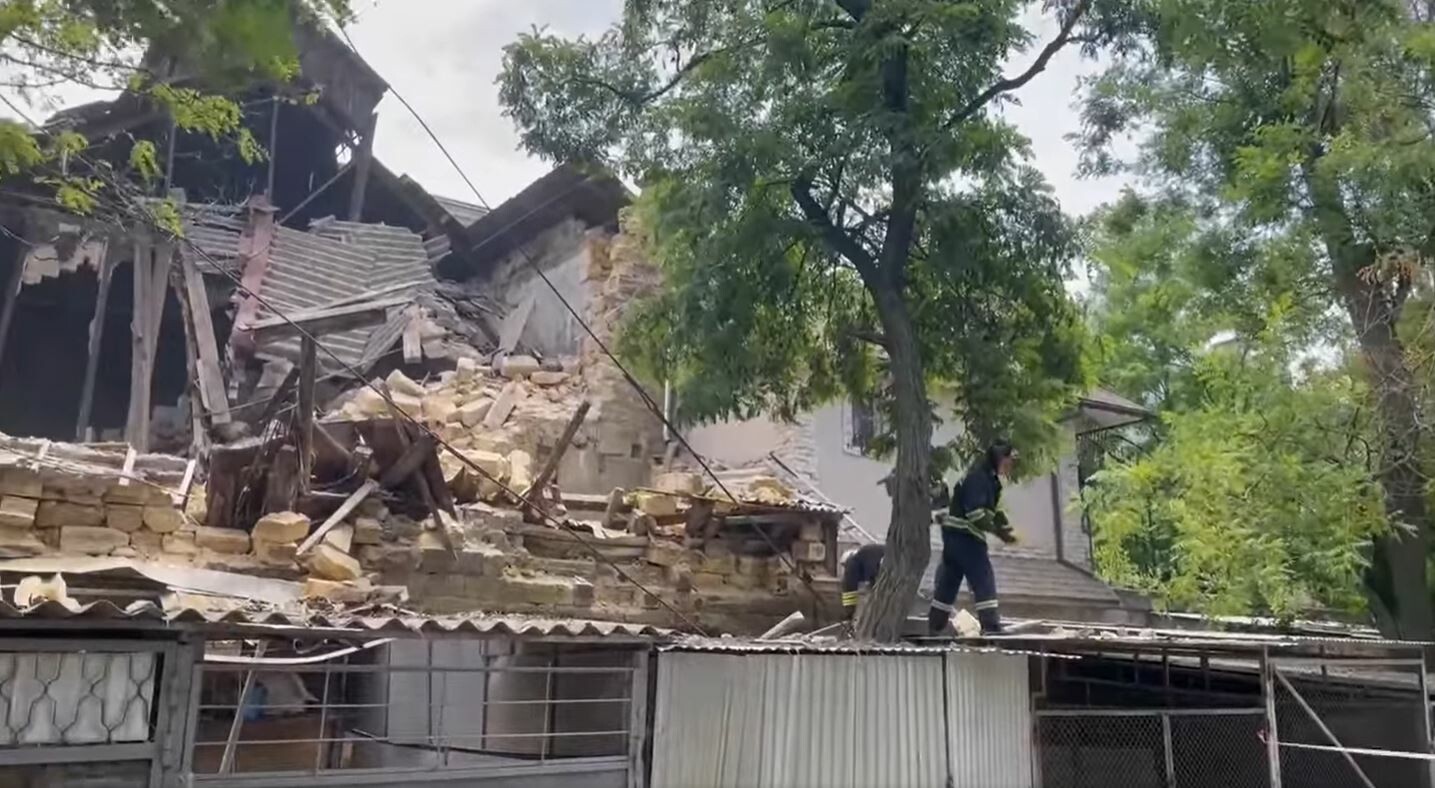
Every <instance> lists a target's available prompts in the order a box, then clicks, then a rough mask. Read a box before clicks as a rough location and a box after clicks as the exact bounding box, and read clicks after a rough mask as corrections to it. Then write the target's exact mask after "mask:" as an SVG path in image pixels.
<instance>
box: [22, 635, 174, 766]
mask: <svg viewBox="0 0 1435 788" xmlns="http://www.w3.org/2000/svg"><path fill="white" fill-rule="evenodd" d="M186 655H187V652H185V651H184V649H182V648H181V647H180V646H179V644H177V643H175V642H173V641H169V642H166V641H158V642H156V641H142V640H98V639H95V640H90V639H83V640H78V639H76V640H60V639H43V638H26V639H23V640H22V639H6V640H0V772H3V774H4V775H5V778H6V780H7V783H8V784H19V785H65V786H117V785H123V786H127V787H128V786H146V785H147V786H151V787H152V788H153V787H154V786H159V785H161V784H163V783H164V782H165V778H166V776H167V775H168V776H171V777H172V776H173V775H175V774H176V771H177V768H178V763H177V759H175V758H174V757H173V756H174V754H175V753H176V752H177V748H176V747H175V746H174V745H175V744H176V741H177V739H176V738H175V737H176V736H177V735H178V726H175V725H173V724H172V722H173V721H174V720H175V719H177V718H178V717H179V716H182V714H183V711H184V704H185V703H186V702H187V698H188V692H187V688H186V687H184V686H179V683H180V682H181V681H182V679H183V678H184V677H186V676H187V675H188V672H187V665H182V664H181V662H182V661H183V658H184V657H185V656H186Z"/></svg>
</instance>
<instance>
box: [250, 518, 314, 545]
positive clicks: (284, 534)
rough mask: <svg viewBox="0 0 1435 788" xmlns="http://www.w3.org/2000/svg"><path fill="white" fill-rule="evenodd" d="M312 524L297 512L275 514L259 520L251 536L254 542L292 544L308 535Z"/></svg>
mask: <svg viewBox="0 0 1435 788" xmlns="http://www.w3.org/2000/svg"><path fill="white" fill-rule="evenodd" d="M312 525H313V523H312V522H311V521H310V520H309V518H308V517H305V516H304V515H302V514H299V513H298V512H275V513H274V514H266V515H264V516H263V517H261V518H259V522H257V523H255V524H254V530H253V531H252V532H251V535H252V536H253V537H254V541H256V542H273V543H276V544H294V543H295V542H298V541H300V540H302V539H303V538H304V537H306V536H308V535H309V528H310V526H312Z"/></svg>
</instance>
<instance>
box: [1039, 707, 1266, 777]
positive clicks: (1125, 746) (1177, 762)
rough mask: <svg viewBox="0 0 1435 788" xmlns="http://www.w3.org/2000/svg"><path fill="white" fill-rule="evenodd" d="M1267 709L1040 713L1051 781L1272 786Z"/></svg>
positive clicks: (1045, 769) (1044, 772)
mask: <svg viewBox="0 0 1435 788" xmlns="http://www.w3.org/2000/svg"><path fill="white" fill-rule="evenodd" d="M1263 726H1264V716H1263V714H1262V712H1261V711H1259V710H1249V711H1248V710H1244V709H1236V710H1230V711H1209V710H1185V711H1182V710H1164V709H1152V710H1151V711H1149V712H1147V711H1115V712H1113V711H1106V712H1102V711H1090V712H1085V711H1083V712H1072V711H1058V712H1038V715H1037V746H1038V748H1039V751H1040V757H1041V785H1042V786H1044V788H1148V787H1149V788H1205V787H1206V786H1219V788H1269V785H1270V779H1269V778H1270V767H1269V765H1268V763H1267V761H1266V746H1265V743H1264V741H1263V740H1262V738H1261V731H1262V729H1263Z"/></svg>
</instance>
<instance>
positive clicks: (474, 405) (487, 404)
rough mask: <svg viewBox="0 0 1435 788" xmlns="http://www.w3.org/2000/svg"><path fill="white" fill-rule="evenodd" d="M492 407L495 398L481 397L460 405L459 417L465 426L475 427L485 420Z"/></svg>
mask: <svg viewBox="0 0 1435 788" xmlns="http://www.w3.org/2000/svg"><path fill="white" fill-rule="evenodd" d="M492 407H493V400H491V399H489V398H488V397H479V398H477V399H474V400H470V401H468V402H466V403H464V404H463V405H462V406H460V407H459V409H458V413H457V417H458V420H459V422H460V423H462V424H463V426H465V427H474V426H477V425H478V424H479V423H480V422H482V421H483V419H484V417H486V416H487V415H488V411H489V410H490V409H491V408H492Z"/></svg>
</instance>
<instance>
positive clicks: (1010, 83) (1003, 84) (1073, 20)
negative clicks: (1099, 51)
mask: <svg viewBox="0 0 1435 788" xmlns="http://www.w3.org/2000/svg"><path fill="white" fill-rule="evenodd" d="M1091 2H1092V0H1080V2H1078V3H1077V4H1076V7H1075V8H1073V9H1071V14H1070V15H1068V16H1067V18H1066V21H1065V22H1064V23H1062V25H1061V32H1059V33H1057V35H1056V38H1053V39H1052V40H1051V41H1050V42H1048V43H1047V45H1046V46H1044V47H1042V49H1041V53H1040V54H1038V55H1037V56H1036V62H1034V63H1032V64H1031V66H1030V67H1029V68H1027V70H1026V71H1023V72H1022V73H1020V74H1018V75H1016V76H1014V77H1004V78H1002V79H999V80H997V81H996V82H994V83H992V85H991V87H988V88H987V89H986V90H983V91H982V92H981V93H978V94H977V96H976V98H974V99H972V100H971V101H969V102H967V103H966V104H965V105H963V106H962V108H961V109H959V110H957V112H956V114H955V115H952V117H950V118H948V119H947V122H946V123H943V124H942V129H943V130H947V129H950V128H952V127H953V126H955V125H957V124H958V123H961V122H962V121H965V120H967V119H969V118H971V117H972V116H973V115H975V114H977V113H978V112H980V111H981V110H982V108H983V107H985V106H986V105H988V104H990V103H991V102H992V101H993V100H994V99H996V97H997V96H1000V95H1002V94H1004V93H1010V92H1012V91H1013V90H1017V89H1018V88H1020V87H1022V86H1023V85H1025V84H1026V83H1028V82H1030V81H1031V80H1032V79H1033V78H1034V77H1035V76H1036V75H1037V74H1040V73H1041V72H1043V71H1045V70H1046V67H1047V65H1048V64H1050V63H1051V59H1052V58H1053V57H1055V56H1056V53H1057V52H1060V51H1061V49H1062V47H1065V46H1066V45H1067V44H1069V43H1071V42H1072V40H1073V36H1072V32H1073V31H1075V30H1076V25H1077V23H1078V22H1080V21H1081V18H1082V17H1083V16H1085V15H1086V12H1087V11H1089V10H1090V9H1091Z"/></svg>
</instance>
